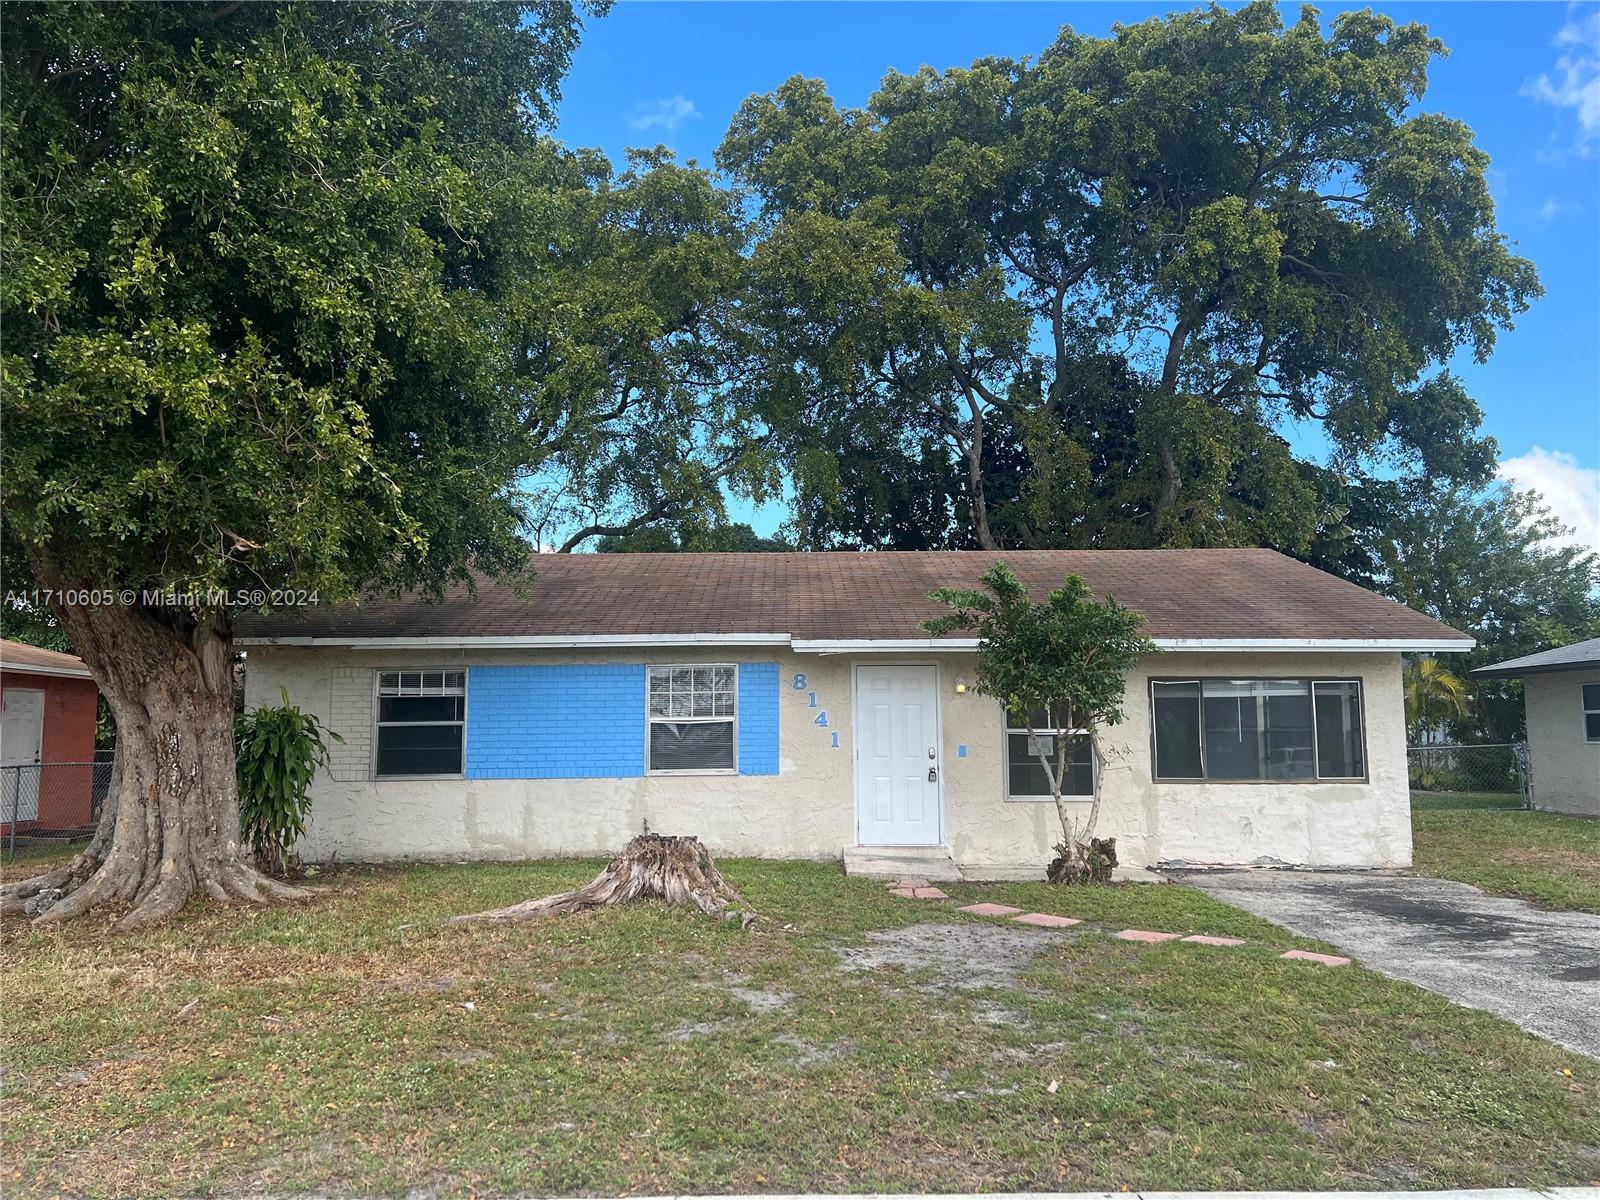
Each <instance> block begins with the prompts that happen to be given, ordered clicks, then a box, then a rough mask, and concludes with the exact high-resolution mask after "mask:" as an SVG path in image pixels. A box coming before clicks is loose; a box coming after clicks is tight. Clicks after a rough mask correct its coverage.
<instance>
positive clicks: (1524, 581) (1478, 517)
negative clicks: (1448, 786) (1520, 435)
mask: <svg viewBox="0 0 1600 1200" xmlns="http://www.w3.org/2000/svg"><path fill="white" fill-rule="evenodd" d="M1326 489H1327V490H1326V491H1325V502H1326V504H1327V509H1328V512H1329V515H1330V519H1329V522H1328V524H1327V525H1326V527H1325V528H1324V529H1323V530H1322V531H1321V533H1320V534H1319V536H1318V539H1317V541H1316V543H1315V544H1314V546H1313V550H1312V553H1311V555H1310V556H1309V557H1310V561H1311V562H1312V563H1313V564H1314V565H1316V566H1320V567H1322V568H1324V569H1326V570H1329V571H1332V572H1334V573H1335V574H1338V575H1343V576H1344V577H1345V578H1347V579H1350V580H1351V581H1353V582H1355V583H1359V584H1360V585H1361V586H1363V587H1366V588H1371V589H1372V590H1373V591H1376V592H1381V593H1383V594H1384V595H1387V596H1389V597H1391V598H1392V599H1395V600H1398V601H1400V603H1402V604H1405V605H1407V606H1409V607H1411V608H1414V609H1417V610H1418V611H1419V612H1425V613H1427V614H1429V615H1430V616H1433V617H1437V618H1438V619H1439V620H1441V621H1444V622H1445V623H1446V624H1449V625H1453V626H1455V627H1456V628H1457V629H1461V630H1464V631H1466V632H1468V633H1471V634H1472V635H1473V636H1474V637H1475V638H1477V639H1478V645H1477V647H1476V648H1475V649H1474V650H1472V651H1471V652H1470V653H1468V654H1465V655H1460V656H1457V655H1451V656H1450V658H1449V660H1448V662H1447V663H1446V664H1445V665H1446V666H1448V668H1449V670H1450V671H1451V672H1453V673H1454V674H1456V675H1459V676H1461V678H1462V679H1463V680H1464V681H1465V686H1466V689H1467V692H1468V695H1469V697H1470V704H1469V705H1468V707H1467V710H1466V712H1465V713H1464V714H1442V716H1443V718H1444V721H1445V723H1446V724H1447V725H1448V726H1449V730H1450V732H1451V733H1452V735H1454V736H1458V737H1465V738H1467V739H1469V740H1482V741H1496V742H1498V741H1508V740H1511V739H1512V738H1514V737H1516V736H1520V734H1521V732H1522V729H1523V712H1522V701H1521V695H1520V685H1518V684H1517V683H1516V682H1515V681H1512V680H1504V679H1474V678H1473V677H1472V676H1471V675H1470V674H1469V672H1470V671H1471V670H1472V669H1473V668H1474V667H1481V666H1485V665H1487V664H1489V663H1494V662H1503V661H1505V660H1506V659H1511V658H1520V657H1521V656H1522V655H1524V654H1533V653H1535V652H1536V651H1539V650H1548V649H1551V648H1552V647H1555V646H1565V645H1568V644H1570V643H1572V642H1579V641H1583V640H1584V639H1586V638H1592V637H1600V555H1597V554H1596V553H1594V552H1593V551H1590V550H1586V549H1584V548H1583V547H1581V546H1578V545H1576V544H1574V543H1573V542H1571V541H1569V540H1567V539H1568V537H1569V535H1570V534H1571V532H1572V531H1571V530H1570V529H1567V528H1566V527H1564V526H1563V525H1562V524H1561V522H1560V521H1558V520H1557V519H1556V518H1555V517H1554V516H1553V515H1552V514H1551V512H1550V510H1549V509H1548V508H1547V507H1545V505H1544V504H1543V503H1542V502H1541V501H1540V499H1539V497H1538V496H1537V495H1535V494H1534V493H1532V492H1523V491H1517V490H1516V489H1514V488H1512V487H1509V486H1507V485H1505V484H1503V483H1502V484H1495V485H1493V486H1492V487H1490V488H1488V489H1486V490H1484V491H1478V490H1475V489H1472V488H1468V487H1466V486H1464V485H1460V484H1448V483H1444V484H1440V483H1434V482H1431V481H1428V480H1424V479H1408V480H1389V479H1371V478H1366V479H1359V480H1356V481H1353V482H1340V481H1327V483H1326ZM1335 516H1337V518H1338V519H1337V520H1334V519H1333V517H1335Z"/></svg>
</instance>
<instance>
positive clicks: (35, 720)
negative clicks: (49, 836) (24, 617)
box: [0, 640, 100, 834]
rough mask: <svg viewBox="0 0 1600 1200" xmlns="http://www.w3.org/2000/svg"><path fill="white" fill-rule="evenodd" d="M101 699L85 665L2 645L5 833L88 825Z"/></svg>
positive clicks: (0, 748) (0, 752)
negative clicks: (96, 721) (97, 716)
mask: <svg viewBox="0 0 1600 1200" xmlns="http://www.w3.org/2000/svg"><path fill="white" fill-rule="evenodd" d="M99 698H100V692H99V689H98V688H97V687H96V686H95V682H94V678H93V677H92V676H91V675H90V674H89V668H88V667H87V666H85V665H84V662H83V659H81V658H76V657H74V656H73V655H71V654H62V653H60V652H58V651H55V650H44V649H41V648H40V647H38V646H29V645H26V644H25V643H23V642H11V641H4V640H0V830H4V831H5V832H6V833H7V834H9V833H11V832H12V826H13V824H15V826H16V832H18V833H30V832H36V831H39V830H77V829H80V828H82V827H83V826H85V825H88V824H89V822H90V819H91V815H90V814H91V811H92V794H93V788H94V724H95V717H96V714H97V709H98V706H99Z"/></svg>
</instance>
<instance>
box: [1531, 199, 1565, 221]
mask: <svg viewBox="0 0 1600 1200" xmlns="http://www.w3.org/2000/svg"><path fill="white" fill-rule="evenodd" d="M1566 211H1567V206H1566V205H1565V204H1563V203H1562V202H1561V201H1559V200H1557V199H1556V198H1555V197H1554V196H1546V197H1545V201H1544V203H1543V204H1541V205H1540V206H1539V213H1538V216H1539V220H1541V221H1553V220H1555V219H1556V218H1557V217H1559V216H1560V215H1561V214H1562V213H1564V212H1566Z"/></svg>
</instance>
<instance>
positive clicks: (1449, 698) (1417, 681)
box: [1404, 658, 1467, 740]
mask: <svg viewBox="0 0 1600 1200" xmlns="http://www.w3.org/2000/svg"><path fill="white" fill-rule="evenodd" d="M1404 682H1405V693H1406V725H1407V726H1408V727H1409V728H1410V729H1411V731H1412V736H1413V737H1414V738H1416V739H1419V740H1420V738H1421V737H1422V735H1424V734H1426V733H1429V732H1432V731H1434V730H1440V729H1443V728H1444V724H1445V722H1446V721H1449V720H1459V719H1460V718H1462V717H1464V716H1466V715H1467V685H1466V682H1465V681H1464V680H1463V679H1462V678H1461V676H1459V675H1457V674H1455V673H1454V672H1452V671H1451V670H1449V668H1447V667H1446V666H1445V665H1444V664H1443V663H1442V662H1440V661H1439V660H1438V659H1437V658H1419V659H1417V660H1415V661H1414V662H1412V663H1411V664H1410V665H1409V666H1407V667H1406V670H1405V679H1404Z"/></svg>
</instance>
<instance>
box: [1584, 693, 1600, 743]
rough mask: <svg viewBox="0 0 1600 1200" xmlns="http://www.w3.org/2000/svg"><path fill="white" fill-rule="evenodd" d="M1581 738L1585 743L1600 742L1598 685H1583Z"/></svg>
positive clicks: (1599, 695) (1599, 696)
mask: <svg viewBox="0 0 1600 1200" xmlns="http://www.w3.org/2000/svg"><path fill="white" fill-rule="evenodd" d="M1583 736H1584V740H1585V741H1590V742H1600V683H1586V684H1584V685H1583Z"/></svg>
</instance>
